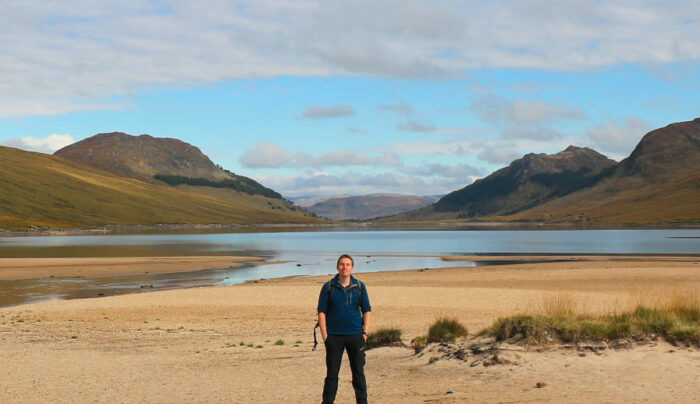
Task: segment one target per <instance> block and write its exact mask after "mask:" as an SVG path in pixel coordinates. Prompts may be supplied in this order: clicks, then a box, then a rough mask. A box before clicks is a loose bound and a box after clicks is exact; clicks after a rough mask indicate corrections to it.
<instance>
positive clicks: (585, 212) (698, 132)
mask: <svg viewBox="0 0 700 404" xmlns="http://www.w3.org/2000/svg"><path fill="white" fill-rule="evenodd" d="M699 201H700V118H698V119H695V120H693V121H687V122H678V123H673V124H671V125H668V126H666V127H664V128H660V129H656V130H653V131H651V132H649V133H648V134H646V135H645V136H644V137H643V138H642V140H641V141H640V142H639V144H638V145H637V147H636V148H635V149H634V151H633V152H632V154H630V156H629V157H628V158H626V159H624V160H622V161H621V162H620V164H619V165H617V166H616V167H615V169H614V171H613V172H612V173H611V174H610V175H609V176H607V177H606V178H603V179H602V180H601V181H600V182H598V183H596V184H594V185H593V186H591V187H588V188H586V189H582V190H580V191H579V192H575V193H572V194H570V195H567V196H565V197H563V198H560V199H557V200H553V201H550V202H548V203H545V204H543V205H541V206H537V207H534V208H532V209H530V210H528V211H524V212H520V213H519V214H517V215H514V216H513V217H512V218H511V219H513V220H545V221H567V222H568V221H593V222H613V223H660V222H666V223H688V222H693V223H700V202H699Z"/></svg>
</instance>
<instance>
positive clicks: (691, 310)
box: [484, 290, 700, 347]
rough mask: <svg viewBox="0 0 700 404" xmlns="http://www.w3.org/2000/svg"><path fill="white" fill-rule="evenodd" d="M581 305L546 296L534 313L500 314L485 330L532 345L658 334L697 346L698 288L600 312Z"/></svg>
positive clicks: (641, 297)
mask: <svg viewBox="0 0 700 404" xmlns="http://www.w3.org/2000/svg"><path fill="white" fill-rule="evenodd" d="M584 303H585V301H582V300H581V299H579V298H578V297H577V296H576V295H574V294H572V293H565V292H559V293H556V294H549V295H545V296H544V297H543V299H542V304H541V307H540V308H539V310H538V311H537V312H535V313H530V314H524V315H515V316H510V317H506V318H502V319H500V320H498V321H497V322H496V323H495V324H494V325H493V326H491V327H490V328H489V329H487V330H485V331H484V333H488V334H491V335H493V336H495V337H496V339H498V340H505V339H510V338H515V339H518V340H522V341H524V342H525V343H528V344H535V345H539V344H547V343H552V342H567V343H568V342H573V343H575V342H579V341H584V340H598V341H599V340H613V339H618V338H636V339H639V338H645V337H648V336H653V335H659V336H661V337H663V338H665V339H666V340H668V341H669V342H672V343H676V344H685V345H694V346H697V347H700V299H698V293H697V292H682V291H678V290H670V291H663V292H661V293H655V294H651V293H647V294H635V295H634V296H630V298H629V299H622V300H618V303H619V304H618V305H617V306H615V307H614V308H613V309H612V310H610V311H608V312H607V313H603V314H592V313H590V312H588V311H587V310H586V305H585V304H584Z"/></svg>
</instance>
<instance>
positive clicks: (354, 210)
mask: <svg viewBox="0 0 700 404" xmlns="http://www.w3.org/2000/svg"><path fill="white" fill-rule="evenodd" d="M432 202H433V201H431V200H430V199H428V198H425V197H422V196H413V195H398V194H371V195H364V196H340V197H331V198H329V199H326V200H323V201H321V202H318V203H316V204H314V205H311V206H306V210H308V211H309V212H312V213H315V214H316V215H318V216H321V217H325V218H329V219H333V220H366V219H372V218H376V217H383V216H390V215H395V214H397V213H401V212H407V211H410V210H415V209H419V208H422V207H424V206H427V205H429V204H431V203H432Z"/></svg>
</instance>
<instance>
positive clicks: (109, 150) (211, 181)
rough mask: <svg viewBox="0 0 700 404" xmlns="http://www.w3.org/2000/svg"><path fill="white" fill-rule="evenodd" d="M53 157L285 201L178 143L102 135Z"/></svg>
mask: <svg viewBox="0 0 700 404" xmlns="http://www.w3.org/2000/svg"><path fill="white" fill-rule="evenodd" d="M54 155H55V156H58V157H62V158H65V159H68V160H71V161H75V162H77V163H82V164H85V165H88V166H91V167H94V168H98V169H100V170H104V171H109V172H111V173H114V174H116V175H118V176H120V177H128V178H137V179H139V180H142V181H146V182H151V183H155V182H159V181H161V182H165V183H168V184H170V185H181V184H186V185H190V186H208V187H216V188H230V189H234V190H237V191H241V192H245V193H248V194H253V195H254V194H260V195H264V196H268V197H272V198H281V197H282V196H281V195H280V194H278V193H277V192H275V191H273V190H271V189H269V188H265V187H264V186H262V185H260V184H259V183H257V182H255V181H253V180H251V179H250V178H247V177H243V176H240V175H235V174H233V173H231V172H229V171H226V170H224V169H222V168H221V167H218V166H216V165H215V164H214V163H212V161H211V160H210V159H209V158H208V157H207V156H206V155H204V153H202V152H201V151H200V150H199V148H197V147H195V146H192V145H191V144H189V143H185V142H183V141H181V140H178V139H171V138H155V137H152V136H149V135H140V136H131V135H128V134H126V133H121V132H112V133H100V134H97V135H95V136H92V137H89V138H87V139H84V140H81V141H79V142H76V143H73V144H71V145H69V146H66V147H64V148H62V149H60V150H58V151H56V152H55V153H54Z"/></svg>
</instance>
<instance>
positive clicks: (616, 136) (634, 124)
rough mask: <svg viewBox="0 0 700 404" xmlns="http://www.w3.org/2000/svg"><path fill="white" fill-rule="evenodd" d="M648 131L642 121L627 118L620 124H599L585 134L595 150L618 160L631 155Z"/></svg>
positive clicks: (635, 118) (647, 127)
mask: <svg viewBox="0 0 700 404" xmlns="http://www.w3.org/2000/svg"><path fill="white" fill-rule="evenodd" d="M648 131H649V126H648V125H647V123H646V122H644V121H643V120H642V119H640V118H637V117H628V118H627V119H626V120H625V122H624V123H622V124H614V123H601V124H598V125H595V126H593V127H592V128H590V129H589V130H588V131H587V132H586V133H587V135H588V137H589V138H590V140H591V141H592V143H593V144H594V145H595V148H596V150H598V151H599V152H601V153H603V154H609V155H610V156H613V157H611V158H614V159H616V160H619V159H620V158H624V157H626V156H628V155H629V154H630V153H632V150H634V148H635V146H636V145H637V143H639V141H640V140H641V139H642V137H643V136H644V135H645V134H646V133H647V132H648Z"/></svg>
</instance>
